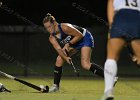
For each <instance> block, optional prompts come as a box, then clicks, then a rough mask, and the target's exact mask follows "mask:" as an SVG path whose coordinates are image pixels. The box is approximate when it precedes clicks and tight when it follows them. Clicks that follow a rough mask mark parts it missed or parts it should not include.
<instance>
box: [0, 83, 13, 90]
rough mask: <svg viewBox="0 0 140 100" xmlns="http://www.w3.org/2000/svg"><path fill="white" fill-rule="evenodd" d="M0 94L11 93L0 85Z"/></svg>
mask: <svg viewBox="0 0 140 100" xmlns="http://www.w3.org/2000/svg"><path fill="white" fill-rule="evenodd" d="M0 92H11V91H10V90H8V89H6V88H5V87H4V85H3V84H1V83H0Z"/></svg>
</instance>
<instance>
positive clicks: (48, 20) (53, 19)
mask: <svg viewBox="0 0 140 100" xmlns="http://www.w3.org/2000/svg"><path fill="white" fill-rule="evenodd" d="M54 21H55V18H54V17H53V16H52V15H51V14H50V13H47V15H46V17H45V18H44V19H43V23H46V22H51V23H53V22H54Z"/></svg>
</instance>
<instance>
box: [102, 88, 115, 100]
mask: <svg viewBox="0 0 140 100" xmlns="http://www.w3.org/2000/svg"><path fill="white" fill-rule="evenodd" d="M102 100H114V95H113V90H108V91H107V92H106V93H105V94H104V96H103V98H102Z"/></svg>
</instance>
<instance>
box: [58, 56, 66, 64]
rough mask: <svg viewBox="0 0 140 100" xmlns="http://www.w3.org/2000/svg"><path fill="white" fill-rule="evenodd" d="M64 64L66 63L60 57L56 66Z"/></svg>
mask: <svg viewBox="0 0 140 100" xmlns="http://www.w3.org/2000/svg"><path fill="white" fill-rule="evenodd" d="M63 63H64V60H63V59H62V58H61V57H60V56H58V57H57V59H56V65H58V66H62V64H63Z"/></svg>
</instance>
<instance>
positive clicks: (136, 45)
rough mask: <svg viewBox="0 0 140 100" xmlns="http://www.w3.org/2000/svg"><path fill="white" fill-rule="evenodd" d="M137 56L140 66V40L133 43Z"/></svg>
mask: <svg viewBox="0 0 140 100" xmlns="http://www.w3.org/2000/svg"><path fill="white" fill-rule="evenodd" d="M131 45H132V48H133V51H134V54H135V56H136V57H137V64H138V65H139V66H140V39H137V40H133V41H132V42H131Z"/></svg>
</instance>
